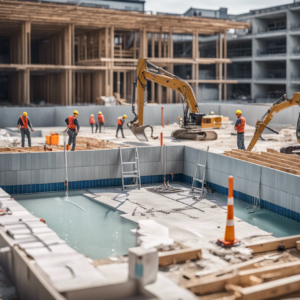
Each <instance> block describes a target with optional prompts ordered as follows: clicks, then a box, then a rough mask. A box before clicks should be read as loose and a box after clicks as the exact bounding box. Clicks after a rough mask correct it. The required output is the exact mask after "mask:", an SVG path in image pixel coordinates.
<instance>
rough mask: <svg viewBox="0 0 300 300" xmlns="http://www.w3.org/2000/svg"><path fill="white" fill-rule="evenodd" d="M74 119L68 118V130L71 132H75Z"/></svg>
mask: <svg viewBox="0 0 300 300" xmlns="http://www.w3.org/2000/svg"><path fill="white" fill-rule="evenodd" d="M75 119H76V118H75V117H74V116H70V117H69V118H68V123H69V124H68V128H70V129H73V130H75V129H76V125H75V124H74V121H75Z"/></svg>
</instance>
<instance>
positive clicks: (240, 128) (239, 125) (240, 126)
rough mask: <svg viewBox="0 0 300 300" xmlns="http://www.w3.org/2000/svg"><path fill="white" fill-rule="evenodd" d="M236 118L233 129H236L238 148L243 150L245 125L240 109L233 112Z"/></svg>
mask: <svg viewBox="0 0 300 300" xmlns="http://www.w3.org/2000/svg"><path fill="white" fill-rule="evenodd" d="M235 114H236V117H237V120H236V122H235V126H234V130H236V131H237V146H238V149H240V150H245V151H246V148H245V141H244V140H245V137H244V132H245V125H246V119H245V118H244V117H242V112H241V111H240V110H237V111H236V112H235Z"/></svg>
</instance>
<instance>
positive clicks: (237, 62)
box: [186, 2, 300, 102]
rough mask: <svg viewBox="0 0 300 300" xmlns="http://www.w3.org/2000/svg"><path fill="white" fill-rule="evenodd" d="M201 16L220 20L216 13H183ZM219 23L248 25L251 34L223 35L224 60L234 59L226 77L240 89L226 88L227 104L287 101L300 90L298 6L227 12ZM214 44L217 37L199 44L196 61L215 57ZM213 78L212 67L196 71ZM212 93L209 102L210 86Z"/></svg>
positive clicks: (233, 32)
mask: <svg viewBox="0 0 300 300" xmlns="http://www.w3.org/2000/svg"><path fill="white" fill-rule="evenodd" d="M219 11H221V8H220V10H219ZM202 12H203V13H206V15H214V16H215V17H217V18H222V16H221V15H220V14H218V13H217V12H218V10H217V11H214V10H212V11H210V13H208V12H207V11H206V10H201V9H195V8H191V9H190V10H188V11H187V12H186V14H188V15H190V14H192V15H193V14H194V15H195V16H196V15H198V13H199V14H200V15H201V14H202ZM223 18H226V19H231V20H236V21H242V22H247V23H251V24H252V28H251V29H246V30H229V31H228V32H227V41H228V53H227V56H228V58H230V59H231V60H232V64H229V65H228V71H227V78H228V79H236V80H238V84H236V85H231V84H229V85H228V87H227V95H226V96H227V99H231V100H242V101H253V102H273V101H275V100H277V99H278V98H279V97H280V96H281V95H282V94H285V93H286V94H287V95H288V97H290V96H292V94H293V93H294V92H298V91H299V90H300V71H299V66H300V21H299V18H300V2H294V3H291V4H287V5H281V6H275V7H268V8H265V9H258V10H251V11H250V12H249V13H245V14H241V15H228V14H227V12H226V14H223ZM215 41H216V37H203V38H202V39H201V40H200V41H199V51H200V57H214V56H215V53H216V51H217V50H216V44H215V43H216V42H215ZM216 76H217V74H216V70H215V69H214V68H212V67H211V66H208V67H204V69H203V70H202V71H201V70H200V72H199V77H200V78H215V77H216ZM200 89H202V90H204V87H200ZM210 89H211V97H212V98H211V99H214V96H213V95H214V93H215V92H216V89H217V87H213V86H212V85H211V86H210ZM213 90H215V92H212V91H213ZM204 100H205V99H204ZM208 100H209V99H208Z"/></svg>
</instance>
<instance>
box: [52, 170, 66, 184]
mask: <svg viewBox="0 0 300 300" xmlns="http://www.w3.org/2000/svg"><path fill="white" fill-rule="evenodd" d="M56 170H57V178H56V181H55V182H64V181H65V178H66V175H65V169H63V168H60V169H56Z"/></svg>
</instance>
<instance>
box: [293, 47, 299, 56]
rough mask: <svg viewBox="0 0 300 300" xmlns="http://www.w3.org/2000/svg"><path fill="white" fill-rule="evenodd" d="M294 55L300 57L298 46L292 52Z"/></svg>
mask: <svg viewBox="0 0 300 300" xmlns="http://www.w3.org/2000/svg"><path fill="white" fill-rule="evenodd" d="M292 54H293V55H300V46H297V47H295V48H294V49H293V51H292Z"/></svg>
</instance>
